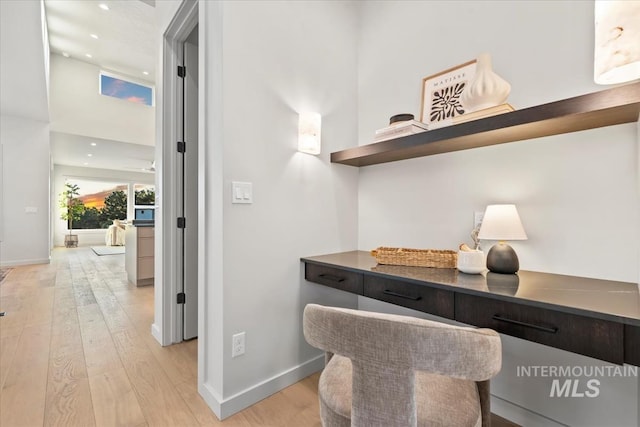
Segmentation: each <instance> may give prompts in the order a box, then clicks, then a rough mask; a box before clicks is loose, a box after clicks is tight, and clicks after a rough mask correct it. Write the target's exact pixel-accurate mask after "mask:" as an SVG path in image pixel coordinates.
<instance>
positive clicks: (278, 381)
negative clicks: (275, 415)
mask: <svg viewBox="0 0 640 427" xmlns="http://www.w3.org/2000/svg"><path fill="white" fill-rule="evenodd" d="M323 368H324V353H323V354H321V355H319V356H317V357H315V358H313V359H311V360H308V361H306V362H304V363H302V364H300V365H298V366H295V367H293V368H291V369H289V370H287V371H285V372H282V373H280V374H278V375H276V376H274V377H272V378H269V379H268V380H265V381H263V382H261V383H258V384H256V385H254V386H252V387H250V388H248V389H246V390H243V391H241V392H239V393H236V394H234V395H233V396H230V397H228V398H226V399H222V398H221V397H220V395H219V394H218V393H217V392H216V391H215V390H213V389H212V388H211V387H210V386H208V385H207V384H206V383H205V384H202V385H201V386H199V387H198V391H199V392H200V395H201V396H202V398H203V399H204V400H205V402H207V404H208V405H209V407H210V408H211V410H212V411H213V412H214V413H215V414H216V416H217V417H218V418H219V419H220V420H224V419H225V418H227V417H230V416H231V415H233V414H235V413H237V412H240V411H242V410H243V409H245V408H248V407H249V406H251V405H253V404H255V403H257V402H259V401H261V400H262V399H265V398H267V397H269V396H271V395H272V394H274V393H277V392H279V391H280V390H282V389H284V388H286V387H288V386H290V385H292V384H295V383H297V382H298V381H300V380H302V379H304V378H306V377H308V376H309V375H311V374H314V373H316V372H318V371H321V370H322V369H323Z"/></svg>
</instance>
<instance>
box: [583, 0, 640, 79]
mask: <svg viewBox="0 0 640 427" xmlns="http://www.w3.org/2000/svg"><path fill="white" fill-rule="evenodd" d="M593 71H594V76H593V79H594V81H595V82H596V83H598V84H615V83H624V82H629V81H632V80H636V79H640V1H630V0H596V2H595V52H594V67H593Z"/></svg>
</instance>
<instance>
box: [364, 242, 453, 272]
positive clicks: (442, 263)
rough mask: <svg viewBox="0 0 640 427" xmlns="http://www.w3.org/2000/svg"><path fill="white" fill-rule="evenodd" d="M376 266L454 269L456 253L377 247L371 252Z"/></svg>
mask: <svg viewBox="0 0 640 427" xmlns="http://www.w3.org/2000/svg"><path fill="white" fill-rule="evenodd" d="M371 255H372V256H373V257H375V259H376V261H378V264H387V265H407V266H414V267H434V268H456V264H457V262H458V253H457V252H456V251H449V250H441V249H407V248H386V247H383V246H381V247H379V248H377V249H374V250H372V251H371Z"/></svg>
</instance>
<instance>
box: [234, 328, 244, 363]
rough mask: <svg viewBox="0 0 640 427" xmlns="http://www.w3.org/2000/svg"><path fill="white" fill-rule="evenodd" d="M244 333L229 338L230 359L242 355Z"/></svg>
mask: <svg viewBox="0 0 640 427" xmlns="http://www.w3.org/2000/svg"><path fill="white" fill-rule="evenodd" d="M244 337H245V334H244V332H239V333H237V334H235V335H234V336H232V337H231V357H238V356H240V355H242V354H244Z"/></svg>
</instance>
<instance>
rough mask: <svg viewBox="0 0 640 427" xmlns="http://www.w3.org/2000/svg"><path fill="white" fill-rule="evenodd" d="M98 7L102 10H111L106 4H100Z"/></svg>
mask: <svg viewBox="0 0 640 427" xmlns="http://www.w3.org/2000/svg"><path fill="white" fill-rule="evenodd" d="M98 7H99V8H100V9H102V10H109V6H107V5H106V4H104V3H100V5H99V6H98Z"/></svg>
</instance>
